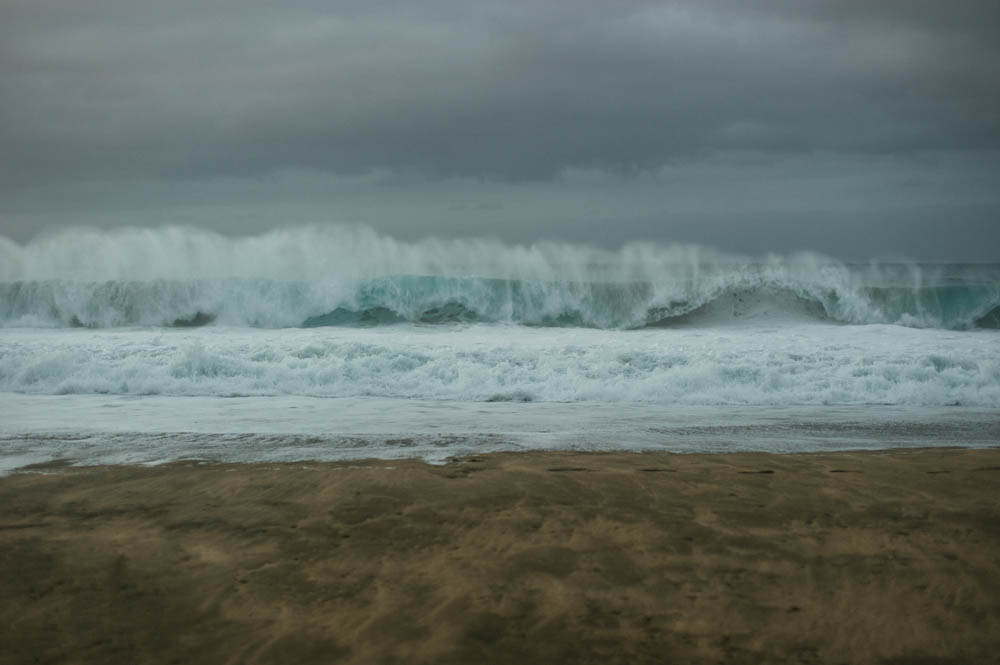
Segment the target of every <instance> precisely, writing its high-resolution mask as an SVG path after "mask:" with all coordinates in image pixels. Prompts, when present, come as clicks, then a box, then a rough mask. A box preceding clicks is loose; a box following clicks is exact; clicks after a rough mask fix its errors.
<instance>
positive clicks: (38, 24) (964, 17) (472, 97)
mask: <svg viewBox="0 0 1000 665" xmlns="http://www.w3.org/2000/svg"><path fill="white" fill-rule="evenodd" d="M998 34H1000V4H998V3H997V2H996V1H995V0H988V1H983V2H971V1H967V2H961V1H960V2H948V3H944V2H925V1H921V0H909V1H905V2H904V1H881V2H853V1H846V0H841V1H833V0H831V1H827V2H797V1H792V0H773V1H768V2H764V1H759V2H753V1H747V2H722V1H716V0H697V1H696V0H691V1H690V2H673V3H649V2H638V1H636V2H632V1H618V2H592V1H588V0H582V1H580V0H575V1H573V2H570V1H568V0H548V1H546V2H510V3H468V2H457V1H450V0H449V1H430V2H419V3H406V2H392V1H379V0H368V1H365V2H336V3H326V2H293V3H290V4H285V5H280V6H279V5H278V4H275V3H263V2H255V1H253V0H215V1H207V2H206V1H200V2H183V1H176V2H160V3H154V2H138V3H136V2H134V1H131V2H124V1H118V0H112V1H96V0H95V1H91V2H84V3H81V2H70V1H68V0H62V1H54V0H53V1H50V0H25V1H19V0H14V1H9V2H6V3H4V4H3V5H2V6H0V99H2V100H3V103H2V104H0V153H2V158H0V224H2V225H3V228H0V231H2V233H3V234H4V235H9V236H11V237H14V238H15V239H19V240H25V239H27V238H29V237H31V236H32V235H34V234H36V233H37V232H39V231H41V230H46V229H52V228H57V227H59V226H62V225H67V224H79V223H87V224H121V223H129V224H160V223H190V224H196V225H205V226H212V227H215V228H218V229H221V230H224V231H227V232H254V231H259V230H262V229H264V228H270V227H273V226H276V225H279V224H283V223H300V222H316V221H336V222H364V223H369V224H372V225H373V226H375V227H376V228H379V229H381V230H384V231H387V232H391V233H394V234H397V235H402V236H406V237H414V236H422V235H426V234H472V235H483V234H486V235H497V236H500V237H502V238H505V239H508V240H512V241H521V242H527V241H532V240H534V239H537V238H566V239H571V240H577V241H585V242H594V243H600V244H611V245H614V244H620V243H621V242H623V241H627V240H633V239H641V238H648V239H653V240H657V241H661V242H669V241H684V242H691V241H694V242H704V243H707V244H713V245H718V246H721V247H724V248H726V249H736V250H743V251H749V252H759V251H765V250H768V249H774V250H778V251H785V250H789V249H795V248H814V249H819V250H821V251H827V252H830V253H834V254H840V255H844V256H854V257H861V256H868V255H872V254H887V253H898V254H911V255H916V256H921V257H925V258H968V259H979V260H989V259H998V258H1000V256H998V253H997V248H998V247H1000V193H998V192H1000V85H998V83H997V82H998V81H1000V39H997V38H996V35H998Z"/></svg>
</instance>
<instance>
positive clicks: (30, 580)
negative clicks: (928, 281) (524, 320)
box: [0, 449, 1000, 665]
mask: <svg viewBox="0 0 1000 665" xmlns="http://www.w3.org/2000/svg"><path fill="white" fill-rule="evenodd" d="M48 471H49V472H48V473H45V474H40V473H20V474H14V475H11V476H7V477H4V478H0V662H3V663H130V664H131V663H211V664H213V665H216V664H220V663H293V664H294V663H518V664H519V665H524V664H527V663H601V664H602V665H604V664H607V663H717V662H718V663H761V662H768V663H772V662H773V663H897V664H902V663H913V664H917V663H998V662H1000V449H989V450H978V451H973V450H957V449H950V450H922V451H899V452H892V453H839V454H817V455H786V456H776V455H750V454H745V455H719V456H706V455H691V456H677V455H659V454H657V455H650V454H574V453H538V454H501V455H491V456H485V457H481V458H475V459H468V460H465V461H462V462H456V463H453V464H449V465H446V466H437V467H435V466H428V465H425V464H422V463H420V462H410V461H408V462H384V461H370V462H364V463H359V464H353V465H347V464H282V465H275V464H266V465H265V464H258V465H199V464H184V463H180V464H173V465H169V466H163V467H157V468H126V467H110V468H91V469H49V470H48Z"/></svg>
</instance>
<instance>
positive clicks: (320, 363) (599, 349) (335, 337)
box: [0, 323, 1000, 407]
mask: <svg viewBox="0 0 1000 665" xmlns="http://www.w3.org/2000/svg"><path fill="white" fill-rule="evenodd" d="M2 339H3V343H2V344H0V391H8V392H25V393H39V394H72V393H102V394H123V395H215V396H235V395H312V396H328V397H360V396H378V397H388V398H411V399H412V398H418V399H432V400H472V401H490V400H512V401H519V400H520V401H528V400H530V401H542V402H560V401H561V402H572V401H587V400H589V401H601V402H637V403H655V404H689V405H698V404H702V405H707V404H734V405H735V404H761V405H790V404H895V405H948V404H961V405H967V406H973V405H974V406H984V407H1000V344H998V343H997V341H998V333H996V332H995V331H978V332H952V331H941V330H915V329H907V328H899V327H894V326H880V325H875V326H836V325H830V324H819V323H799V324H790V323H782V324H781V325H774V326H771V325H769V324H763V325H749V326H739V327H713V328H683V329H672V330H641V331H631V332H621V331H602V330H589V329H580V328H573V329H551V328H538V329H532V328H524V327H520V326H507V325H482V324H479V325H474V326H414V325H398V326H387V327H382V328H376V329H367V330H359V329H351V328H324V329H310V330H280V331H272V330H253V329H231V328H221V327H210V328H201V329H197V330H191V331H188V330H155V329H154V330H139V329H126V330H116V331H89V330H7V331H5V332H4V333H3V338H2Z"/></svg>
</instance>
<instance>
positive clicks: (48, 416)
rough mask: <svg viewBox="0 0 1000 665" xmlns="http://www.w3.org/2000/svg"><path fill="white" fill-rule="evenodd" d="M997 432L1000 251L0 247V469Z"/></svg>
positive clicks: (885, 444)
mask: <svg viewBox="0 0 1000 665" xmlns="http://www.w3.org/2000/svg"><path fill="white" fill-rule="evenodd" d="M998 443H1000V264H960V263H934V264H929V263H917V262H909V261H901V260H897V261H881V262H877V261H870V262H865V263H849V262H843V261H837V260H834V259H831V258H828V257H823V256H819V255H816V254H812V253H797V254H792V255H770V256H765V257H740V256H734V255H731V254H726V253H723V252H719V251H716V250H712V249H710V248H705V247H695V246H678V245H658V244H651V243H635V244H630V245H627V246H625V247H623V248H621V249H620V250H617V251H608V250H602V249H597V248H592V247H586V246H581V245H572V244H565V243H554V242H553V243H539V244H534V245H523V246H517V245H510V244H504V243H501V242H499V241H495V240H488V239H472V240H424V241H418V242H406V241H402V240H396V239H394V238H391V237H387V236H382V235H379V234H377V233H375V232H373V231H371V230H369V229H366V228H360V227H337V226H325V227H319V226H317V227H300V228H294V229H286V230H280V231H273V232H270V233H266V234H262V235H259V236H252V237H226V236H221V235H217V234H214V233H211V232H208V231H201V230H195V229H190V228H182V227H165V228H159V229H119V230H109V231H100V230H86V229H77V230H69V231H64V232H61V233H59V234H54V235H48V236H43V237H40V238H36V239H35V240H32V241H30V242H29V243H27V244H18V243H15V242H13V241H11V240H8V239H5V238H3V237H0V472H3V471H9V470H11V469H16V468H20V467H24V466H27V465H30V464H39V463H46V462H52V461H57V460H65V461H66V462H67V463H73V464H100V463H139V464H151V463H162V462H168V461H172V460H177V459H203V460H209V461H245V462H249V461H270V460H281V461H294V460H345V459H358V458H368V457H377V458H386V459H392V458H400V457H422V458H424V459H427V460H429V461H433V462H440V461H444V460H446V459H448V458H450V457H462V456H468V455H474V454H478V453H483V452H490V451H500V450H530V449H563V448H566V449H584V450H635V451H642V450H660V451H674V452H725V451H734V450H759V451H772V452H808V451H818V450H836V449H858V448H890V447H907V446H936V445H966V446H992V445H997V444H998Z"/></svg>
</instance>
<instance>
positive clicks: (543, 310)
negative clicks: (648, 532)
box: [0, 227, 1000, 329]
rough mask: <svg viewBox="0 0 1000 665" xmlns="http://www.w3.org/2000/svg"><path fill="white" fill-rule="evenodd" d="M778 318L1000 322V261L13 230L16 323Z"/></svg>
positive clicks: (11, 323) (3, 275)
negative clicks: (864, 260)
mask: <svg viewBox="0 0 1000 665" xmlns="http://www.w3.org/2000/svg"><path fill="white" fill-rule="evenodd" d="M764 319H767V320H772V319H792V320H825V321H828V322H837V323H849V324H898V325H905V326H910V327H921V328H943V329H969V328H997V327H1000V267H998V266H995V265H986V266H984V265H973V266H968V265H946V266H944V265H938V266H921V265H917V264H900V263H896V264H883V265H879V264H869V265H864V266H857V265H847V264H843V263H839V262H836V261H833V260H830V259H827V258H825V257H821V256H817V255H813V254H796V255H792V256H788V257H777V256H774V257H768V258H766V259H764V260H757V261H750V260H746V259H741V258H738V257H732V256H727V255H724V254H721V253H718V252H715V251H712V250H708V249H705V248H700V247H684V246H658V245H651V244H633V245H628V246H626V247H623V248H622V249H621V250H619V251H616V252H610V251H603V250H598V249H594V248H589V247H584V246H578V245H565V244H538V245H532V246H511V245H504V244H502V243H499V242H495V241H487V240H454V241H435V240H428V241H424V242H418V243H402V242H399V241H396V240H394V239H392V238H387V237H384V236H379V235H377V234H375V233H374V232H372V231H370V230H367V229H364V228H353V227H306V228H299V229H294V230H288V231H275V232H272V233H269V234H265V235H262V236H256V237H244V238H226V237H223V236H220V235H217V234H213V233H209V232H205V231H198V230H193V229H185V228H164V229H158V230H137V229H125V230H119V231H113V232H99V231H81V230H77V231H67V232H65V233H62V234H60V235H56V236H51V237H47V238H43V239H39V240H36V241H33V242H31V243H29V244H27V245H18V244H16V243H13V242H11V241H9V240H6V239H3V238H0V325H2V326H4V327H88V328H113V327H123V326H169V327H190V326H203V325H210V324H219V325H229V326H249V327H259V328H287V327H306V328H308V327H320V326H350V327H359V326H361V327H367V326H379V325H387V324H395V323H401V322H411V323H421V324H440V323H513V324H522V325H528V326H545V327H549V326H554V327H591V328H605V329H632V328H646V327H671V326H682V325H686V326H689V325H696V326H715V325H721V324H726V323H732V322H740V321H760V320H764Z"/></svg>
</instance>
